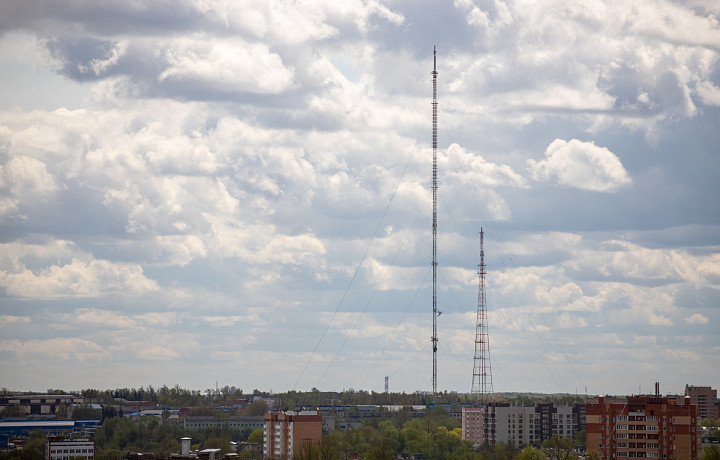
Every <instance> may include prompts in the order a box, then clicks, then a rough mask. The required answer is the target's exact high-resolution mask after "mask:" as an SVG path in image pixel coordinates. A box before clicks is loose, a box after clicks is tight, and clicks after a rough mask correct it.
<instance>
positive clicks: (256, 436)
mask: <svg viewBox="0 0 720 460" xmlns="http://www.w3.org/2000/svg"><path fill="white" fill-rule="evenodd" d="M248 442H249V443H252V444H261V443H262V442H263V430H261V429H257V430H255V431H253V432H252V433H250V436H248Z"/></svg>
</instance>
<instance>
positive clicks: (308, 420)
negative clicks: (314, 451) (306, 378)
mask: <svg viewBox="0 0 720 460" xmlns="http://www.w3.org/2000/svg"><path fill="white" fill-rule="evenodd" d="M321 438H322V415H320V414H319V413H318V411H316V410H303V411H287V412H279V413H277V414H273V413H271V412H267V413H265V426H264V427H263V457H264V458H276V459H282V460H286V459H287V460H289V459H292V457H293V450H294V449H295V447H296V446H298V445H300V444H302V443H306V442H320V439H321Z"/></svg>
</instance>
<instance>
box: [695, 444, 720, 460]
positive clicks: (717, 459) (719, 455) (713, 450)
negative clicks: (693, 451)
mask: <svg viewBox="0 0 720 460" xmlns="http://www.w3.org/2000/svg"><path fill="white" fill-rule="evenodd" d="M700 458H701V460H720V447H718V446H717V445H712V446H705V448H704V449H703V452H702V456H701V457H700Z"/></svg>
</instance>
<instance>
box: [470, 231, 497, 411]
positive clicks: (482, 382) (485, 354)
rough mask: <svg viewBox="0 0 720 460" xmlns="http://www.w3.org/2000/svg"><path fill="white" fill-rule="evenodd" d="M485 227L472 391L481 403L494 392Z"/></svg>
mask: <svg viewBox="0 0 720 460" xmlns="http://www.w3.org/2000/svg"><path fill="white" fill-rule="evenodd" d="M483 236H484V233H483V229H482V228H480V265H478V307H477V321H476V323H475V358H474V359H473V380H472V391H471V393H472V394H473V396H475V399H476V401H477V402H479V403H480V404H486V403H487V402H488V396H489V395H490V394H492V392H493V387H492V369H491V368H490V341H489V335H488V324H487V305H486V304H485V274H486V272H485V249H484V247H483Z"/></svg>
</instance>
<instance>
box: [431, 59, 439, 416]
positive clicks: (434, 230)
mask: <svg viewBox="0 0 720 460" xmlns="http://www.w3.org/2000/svg"><path fill="white" fill-rule="evenodd" d="M432 85H433V99H432V150H433V161H432V205H433V210H432V239H433V241H432V277H433V281H432V283H433V287H432V296H433V298H432V303H433V305H432V307H433V331H432V338H431V340H432V348H433V377H432V397H433V402H434V403H436V402H437V344H438V336H437V319H438V316H439V314H438V308H437V54H436V51H435V47H434V46H433V71H432Z"/></svg>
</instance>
